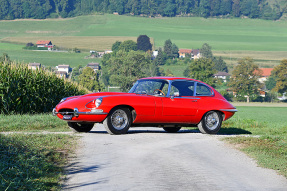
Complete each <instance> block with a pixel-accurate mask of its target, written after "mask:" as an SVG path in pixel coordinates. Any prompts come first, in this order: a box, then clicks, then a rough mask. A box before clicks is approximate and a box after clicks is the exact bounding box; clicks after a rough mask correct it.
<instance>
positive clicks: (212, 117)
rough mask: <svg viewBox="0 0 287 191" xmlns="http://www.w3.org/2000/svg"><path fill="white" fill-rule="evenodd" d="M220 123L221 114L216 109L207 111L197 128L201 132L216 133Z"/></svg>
mask: <svg viewBox="0 0 287 191" xmlns="http://www.w3.org/2000/svg"><path fill="white" fill-rule="evenodd" d="M221 124H222V115H221V114H220V113H219V112H217V111H209V112H207V113H206V114H205V115H204V116H203V118H202V120H201V121H200V123H199V124H198V129H199V131H200V132H201V133H203V134H216V133H217V132H218V131H219V130H220V128H221Z"/></svg>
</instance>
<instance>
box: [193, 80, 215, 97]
mask: <svg viewBox="0 0 287 191" xmlns="http://www.w3.org/2000/svg"><path fill="white" fill-rule="evenodd" d="M196 95H197V96H211V95H213V92H212V91H211V89H210V88H209V87H207V86H206V85H204V84H200V83H197V85H196Z"/></svg>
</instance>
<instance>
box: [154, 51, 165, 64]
mask: <svg viewBox="0 0 287 191" xmlns="http://www.w3.org/2000/svg"><path fill="white" fill-rule="evenodd" d="M166 59H167V56H166V54H165V53H164V52H163V51H162V49H161V48H159V49H158V55H157V57H156V58H155V59H154V63H155V64H156V65H157V66H160V65H164V64H165V62H166Z"/></svg>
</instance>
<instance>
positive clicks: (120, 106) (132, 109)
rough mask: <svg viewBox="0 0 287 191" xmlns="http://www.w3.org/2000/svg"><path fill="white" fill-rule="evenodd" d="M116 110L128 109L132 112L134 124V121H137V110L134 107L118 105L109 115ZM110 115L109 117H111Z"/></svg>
mask: <svg viewBox="0 0 287 191" xmlns="http://www.w3.org/2000/svg"><path fill="white" fill-rule="evenodd" d="M115 108H127V109H129V110H130V112H131V114H132V122H134V120H135V119H136V116H137V114H136V110H135V108H134V107H132V106H130V105H125V104H122V105H117V106H114V107H113V108H112V109H111V110H110V112H109V114H110V113H111V111H112V110H114V109H115ZM109 114H108V115H109Z"/></svg>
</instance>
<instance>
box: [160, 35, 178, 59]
mask: <svg viewBox="0 0 287 191" xmlns="http://www.w3.org/2000/svg"><path fill="white" fill-rule="evenodd" d="M163 51H164V53H165V54H166V56H167V57H168V58H178V47H177V46H176V44H173V43H172V42H171V40H170V39H168V40H166V41H165V42H164V48H163Z"/></svg>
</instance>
